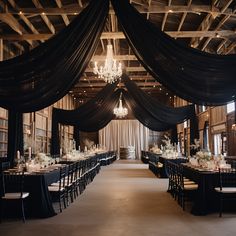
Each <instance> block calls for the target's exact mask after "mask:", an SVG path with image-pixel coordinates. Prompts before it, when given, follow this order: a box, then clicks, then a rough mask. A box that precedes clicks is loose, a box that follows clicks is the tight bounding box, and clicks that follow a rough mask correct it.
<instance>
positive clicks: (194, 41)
mask: <svg viewBox="0 0 236 236" xmlns="http://www.w3.org/2000/svg"><path fill="white" fill-rule="evenodd" d="M217 1H218V0H213V1H212V8H214V7H215V5H216V3H217ZM217 15H218V14H215V13H212V12H208V14H207V15H206V16H205V18H204V19H203V21H202V22H201V24H200V25H199V27H198V28H197V30H198V31H199V30H202V31H206V30H208V29H209V26H210V25H211V23H212V22H213V21H214V20H215V17H216V16H217ZM202 38H203V37H200V38H193V39H191V46H192V47H195V48H196V47H198V45H199V43H200V41H201V40H202Z"/></svg>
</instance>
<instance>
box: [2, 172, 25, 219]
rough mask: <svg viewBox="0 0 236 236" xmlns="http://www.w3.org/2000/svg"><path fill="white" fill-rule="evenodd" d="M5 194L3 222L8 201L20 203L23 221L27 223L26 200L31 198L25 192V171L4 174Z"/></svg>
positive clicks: (3, 194) (3, 198) (3, 199)
mask: <svg viewBox="0 0 236 236" xmlns="http://www.w3.org/2000/svg"><path fill="white" fill-rule="evenodd" d="M2 184H3V193H2V196H1V220H2V216H3V213H4V208H5V204H4V202H6V201H8V202H11V201H18V202H20V205H21V214H22V220H23V222H25V208H24V200H25V199H26V198H27V197H28V196H29V193H28V192H24V171H15V172H7V171H6V172H3V182H2Z"/></svg>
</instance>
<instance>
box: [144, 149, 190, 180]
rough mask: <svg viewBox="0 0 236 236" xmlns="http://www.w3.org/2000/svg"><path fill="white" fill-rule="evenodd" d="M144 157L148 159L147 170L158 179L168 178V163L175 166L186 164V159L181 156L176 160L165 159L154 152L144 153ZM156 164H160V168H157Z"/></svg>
mask: <svg viewBox="0 0 236 236" xmlns="http://www.w3.org/2000/svg"><path fill="white" fill-rule="evenodd" d="M143 153H144V152H143ZM145 155H146V156H147V157H148V163H149V169H150V170H152V171H153V172H154V174H157V175H159V177H160V178H168V176H169V173H168V169H167V162H168V161H170V162H174V163H176V164H180V163H185V162H187V158H186V157H182V156H179V157H176V158H167V157H164V156H162V154H158V153H154V152H145ZM158 162H159V163H161V164H162V167H159V165H158Z"/></svg>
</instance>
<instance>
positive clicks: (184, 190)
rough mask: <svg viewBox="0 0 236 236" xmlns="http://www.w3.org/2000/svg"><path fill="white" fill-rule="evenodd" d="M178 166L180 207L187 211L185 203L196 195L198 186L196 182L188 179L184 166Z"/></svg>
mask: <svg viewBox="0 0 236 236" xmlns="http://www.w3.org/2000/svg"><path fill="white" fill-rule="evenodd" d="M175 165H176V176H177V195H178V202H179V204H180V206H181V207H182V208H183V210H185V202H186V201H187V200H189V199H191V198H192V197H194V194H195V193H196V191H197V189H198V184H197V183H195V182H194V181H191V180H189V179H186V178H185V177H184V173H183V166H182V165H180V164H175Z"/></svg>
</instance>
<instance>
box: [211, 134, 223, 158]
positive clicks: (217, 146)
mask: <svg viewBox="0 0 236 236" xmlns="http://www.w3.org/2000/svg"><path fill="white" fill-rule="evenodd" d="M213 137H214V154H215V155H216V156H217V155H219V154H221V147H222V139H221V134H214V136H213Z"/></svg>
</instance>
